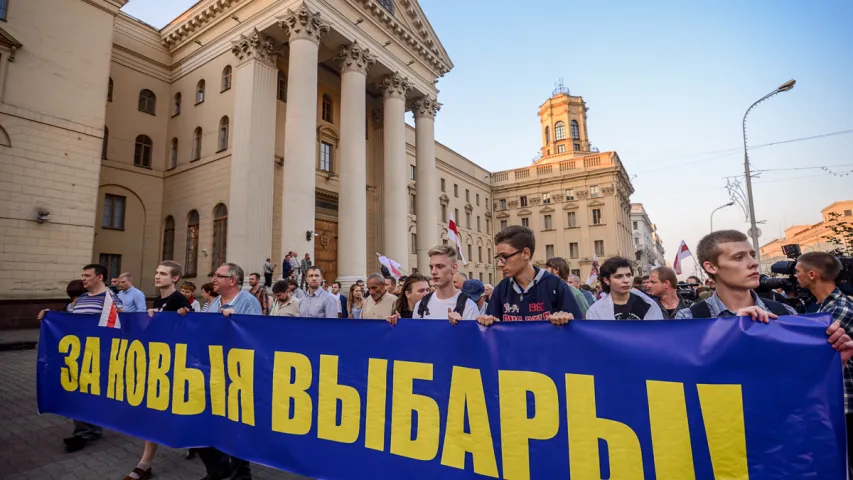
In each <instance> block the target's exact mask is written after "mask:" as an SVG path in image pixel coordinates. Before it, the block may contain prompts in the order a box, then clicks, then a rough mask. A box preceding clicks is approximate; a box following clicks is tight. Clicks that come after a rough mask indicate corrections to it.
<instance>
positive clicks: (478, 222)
mask: <svg viewBox="0 0 853 480" xmlns="http://www.w3.org/2000/svg"><path fill="white" fill-rule="evenodd" d="M477 231H478V232H482V230H480V216H479V215H477Z"/></svg>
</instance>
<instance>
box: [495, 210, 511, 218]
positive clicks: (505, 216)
mask: <svg viewBox="0 0 853 480" xmlns="http://www.w3.org/2000/svg"><path fill="white" fill-rule="evenodd" d="M495 218H509V213H507V212H506V211H505V210H504V211H501V212H498V213H496V214H495Z"/></svg>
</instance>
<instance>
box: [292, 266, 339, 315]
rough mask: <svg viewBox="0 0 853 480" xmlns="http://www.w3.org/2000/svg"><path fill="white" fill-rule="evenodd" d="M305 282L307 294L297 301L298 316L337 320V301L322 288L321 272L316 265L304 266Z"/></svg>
mask: <svg viewBox="0 0 853 480" xmlns="http://www.w3.org/2000/svg"><path fill="white" fill-rule="evenodd" d="M306 255H307V254H306ZM306 259H307V256H306ZM309 262H310V260H309ZM304 263H305V262H304V261H303V264H304ZM305 281H306V282H307V284H308V293H307V294H306V295H305V298H301V299H299V316H300V317H305V318H338V299H337V298H335V296H334V295H332V294H331V293H329V292H328V291H326V289H324V288H323V287H322V285H323V271H322V270H320V267H318V266H316V265H314V266H311V265H309V266H306V267H305Z"/></svg>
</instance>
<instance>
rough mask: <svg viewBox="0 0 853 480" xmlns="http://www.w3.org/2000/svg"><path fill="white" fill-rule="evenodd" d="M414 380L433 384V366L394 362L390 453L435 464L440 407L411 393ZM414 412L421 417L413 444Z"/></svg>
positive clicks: (431, 400)
mask: <svg viewBox="0 0 853 480" xmlns="http://www.w3.org/2000/svg"><path fill="white" fill-rule="evenodd" d="M415 380H432V364H431V363H420V362H404V361H401V360H396V361H394V387H393V388H394V391H393V395H392V397H391V453H393V454H394V455H400V456H402V457H408V458H414V459H415V460H432V459H433V458H435V456H436V454H437V453H438V431H439V423H438V422H439V421H440V418H439V414H438V404H437V403H435V400H433V399H432V398H430V397H427V396H426V395H417V394H415V393H412V392H413V387H414V381H415ZM412 412H417V414H418V428H417V430H415V439H414V440H412Z"/></svg>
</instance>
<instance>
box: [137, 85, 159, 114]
mask: <svg viewBox="0 0 853 480" xmlns="http://www.w3.org/2000/svg"><path fill="white" fill-rule="evenodd" d="M156 106H157V97H156V96H155V95H154V92H152V91H151V90H148V89H145V90H142V91H141V92H139V111H140V112H145V113H150V114H151V115H154V109H155V108H156Z"/></svg>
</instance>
